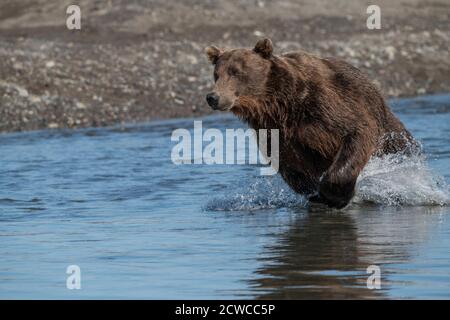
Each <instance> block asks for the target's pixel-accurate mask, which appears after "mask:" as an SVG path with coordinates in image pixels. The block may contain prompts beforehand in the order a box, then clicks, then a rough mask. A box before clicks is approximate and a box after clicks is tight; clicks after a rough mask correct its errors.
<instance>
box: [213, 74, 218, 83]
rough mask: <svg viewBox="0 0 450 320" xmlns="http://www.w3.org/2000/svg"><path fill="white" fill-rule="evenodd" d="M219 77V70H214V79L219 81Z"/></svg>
mask: <svg viewBox="0 0 450 320" xmlns="http://www.w3.org/2000/svg"><path fill="white" fill-rule="evenodd" d="M217 79H219V75H218V74H217V72H214V81H215V82H217Z"/></svg>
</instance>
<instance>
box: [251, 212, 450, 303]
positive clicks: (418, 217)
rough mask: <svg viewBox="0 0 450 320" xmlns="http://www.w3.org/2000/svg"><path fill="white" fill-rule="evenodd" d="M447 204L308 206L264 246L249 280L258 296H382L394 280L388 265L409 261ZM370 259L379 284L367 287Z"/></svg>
mask: <svg viewBox="0 0 450 320" xmlns="http://www.w3.org/2000/svg"><path fill="white" fill-rule="evenodd" d="M446 209H447V208H443V207H428V208H425V207H405V208H383V210H380V208H379V207H368V206H365V207H363V206H354V207H353V208H351V209H349V210H346V211H342V212H338V211H330V210H323V208H320V207H311V208H309V212H308V213H306V214H304V213H303V214H300V215H299V216H298V218H297V219H296V220H295V221H293V223H292V225H291V226H290V228H289V230H287V231H286V232H285V233H283V234H281V235H280V237H279V239H278V241H277V242H276V244H274V245H270V246H268V247H267V248H266V250H267V251H268V254H266V255H265V258H264V261H263V265H264V266H263V267H262V268H260V269H259V270H258V271H257V273H258V275H259V278H258V279H256V280H251V281H250V284H251V285H252V286H253V288H254V290H255V292H256V294H257V296H258V298H261V299H317V298H322V299H324V298H325V299H341V298H342V299H344V298H347V299H348V298H350V299H359V298H383V297H385V296H386V295H388V289H389V287H390V285H391V283H392V282H393V281H395V279H394V278H395V275H393V273H394V272H393V270H391V268H390V267H389V265H390V264H394V263H405V262H409V261H408V260H410V258H411V256H412V255H414V252H415V251H417V248H418V247H419V246H421V245H422V244H423V243H424V242H425V241H426V240H427V238H428V236H429V234H430V232H431V231H432V229H433V227H434V226H436V225H437V224H438V223H439V222H441V219H443V217H445V216H443V215H440V214H439V213H444V212H445V210H446ZM292 210H296V209H292ZM299 210H302V211H303V209H299ZM267 256H269V258H267ZM369 265H378V266H380V268H381V290H369V289H367V286H366V283H367V277H368V276H369V274H367V273H366V268H367V267H368V266H369Z"/></svg>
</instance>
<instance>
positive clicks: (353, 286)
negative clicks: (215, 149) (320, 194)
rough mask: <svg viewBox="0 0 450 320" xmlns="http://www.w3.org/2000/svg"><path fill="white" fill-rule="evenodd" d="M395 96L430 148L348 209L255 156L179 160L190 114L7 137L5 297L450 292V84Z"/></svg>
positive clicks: (368, 173)
mask: <svg viewBox="0 0 450 320" xmlns="http://www.w3.org/2000/svg"><path fill="white" fill-rule="evenodd" d="M391 105H393V109H394V111H395V112H396V114H397V115H398V116H399V117H400V118H401V119H402V120H403V121H404V123H405V124H406V125H407V127H408V128H409V129H410V130H411V131H412V133H413V134H414V135H415V136H416V137H417V138H419V139H420V140H421V141H422V143H423V147H424V150H425V154H426V155H427V159H425V160H424V159H422V158H418V157H416V158H414V159H411V160H407V161H403V162H401V161H398V160H399V159H385V160H383V161H380V160H374V161H371V162H370V164H369V165H368V167H367V168H366V170H365V171H364V173H363V174H362V175H361V178H360V180H359V182H358V191H357V196H356V197H355V201H354V203H353V204H352V205H351V206H350V207H349V208H347V209H346V210H344V211H332V210H325V209H324V208H322V207H320V206H313V207H310V206H309V205H308V204H307V203H306V202H305V201H304V199H302V198H301V197H299V196H297V195H296V194H293V193H292V192H291V191H290V190H289V188H287V187H286V185H285V184H284V183H283V182H282V181H281V179H280V178H279V177H261V176H260V175H259V170H258V168H257V167H256V166H250V165H239V166H238V165H228V166H227V165H181V166H176V165H174V164H173V163H172V162H171V159H170V153H171V149H172V147H173V146H174V144H175V143H174V142H171V141H170V136H171V133H172V130H174V129H176V128H192V127H193V119H183V120H170V121H163V122H154V123H148V124H143V125H136V126H130V127H126V128H103V129H85V130H78V131H37V132H28V133H13V134H3V135H0V237H1V240H0V241H1V246H0V257H1V258H0V298H41V299H42V298H43V299H46V298H62V299H70V298H139V299H141V298H162V299H166V298H186V299H189V298H191V299H196V298H213V299H215V298H450V221H449V220H450V219H449V213H450V208H449V206H448V203H449V198H448V185H447V184H448V182H449V181H450V161H449V160H450V144H449V142H450V124H449V123H450V95H440V96H429V97H421V98H416V99H407V100H399V101H391ZM203 120H204V123H203V125H204V127H215V128H222V129H223V128H230V127H241V126H242V125H241V124H240V123H239V121H237V120H235V119H234V118H233V117H229V116H222V115H220V116H214V117H206V118H203ZM73 264H75V265H78V266H79V267H80V268H81V287H82V288H81V290H68V289H67V288H66V278H67V276H68V275H67V274H66V268H67V266H69V265H73ZM369 265H377V266H379V267H380V269H381V289H379V290H369V289H368V288H367V286H366V281H367V277H368V276H369V275H368V274H367V273H366V268H367V267H368V266H369Z"/></svg>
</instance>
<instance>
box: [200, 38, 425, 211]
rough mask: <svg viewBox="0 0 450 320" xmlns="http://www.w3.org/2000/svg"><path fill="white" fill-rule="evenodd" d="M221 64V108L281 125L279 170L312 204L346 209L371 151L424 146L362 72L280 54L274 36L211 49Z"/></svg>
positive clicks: (217, 100)
mask: <svg viewBox="0 0 450 320" xmlns="http://www.w3.org/2000/svg"><path fill="white" fill-rule="evenodd" d="M206 54H207V56H208V58H209V60H210V62H211V63H212V64H213V65H214V80H215V86H214V91H213V92H211V93H209V94H208V95H207V96H206V100H207V103H208V104H209V106H211V107H212V108H213V109H215V110H222V111H231V112H232V113H234V114H235V115H237V116H238V117H239V118H241V119H242V120H244V121H245V122H247V123H248V125H249V126H250V127H252V128H254V129H256V130H258V129H279V134H280V150H279V152H280V153H279V166H280V167H279V172H280V174H281V176H282V177H283V179H284V180H285V181H286V182H287V184H288V185H289V186H290V187H291V188H292V189H293V190H294V191H296V192H298V193H301V194H303V195H305V196H306V197H307V198H308V199H309V200H310V201H311V202H320V203H324V204H326V205H328V206H329V207H334V208H343V207H345V206H346V205H347V204H348V203H349V202H350V200H351V199H352V197H353V195H354V192H355V191H354V189H355V184H356V180H357V178H358V175H359V173H360V172H361V170H362V169H363V168H364V166H365V165H366V163H367V162H368V160H369V159H370V157H371V156H382V155H385V154H388V153H396V152H401V151H405V150H406V149H410V148H408V146H418V144H416V143H415V141H414V139H413V137H412V136H411V134H410V133H409V132H408V131H407V130H406V129H405V127H404V126H403V124H402V123H401V122H400V120H399V119H398V118H397V117H396V116H395V115H394V114H393V113H392V112H391V110H390V109H389V107H388V106H387V105H386V103H385V101H384V99H383V97H382V95H381V94H380V92H379V91H378V89H377V88H376V87H375V86H374V85H373V84H372V83H371V82H370V81H369V80H368V79H367V78H366V76H364V75H363V74H362V73H361V71H360V70H358V69H357V68H355V67H353V66H351V65H350V64H348V63H346V62H343V61H339V60H336V59H333V58H320V57H317V56H315V55H312V54H308V53H305V52H294V53H286V54H282V55H280V56H277V55H274V54H273V47H272V42H271V41H270V40H269V39H262V40H260V41H258V42H257V43H256V45H255V47H254V48H253V49H252V50H249V49H232V50H223V49H219V48H217V47H215V46H210V47H207V48H206Z"/></svg>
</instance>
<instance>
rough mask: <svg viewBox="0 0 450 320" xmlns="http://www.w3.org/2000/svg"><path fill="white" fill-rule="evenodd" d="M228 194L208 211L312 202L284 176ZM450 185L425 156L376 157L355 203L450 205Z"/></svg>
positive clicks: (210, 203) (261, 180) (259, 180)
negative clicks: (432, 168)
mask: <svg viewBox="0 0 450 320" xmlns="http://www.w3.org/2000/svg"><path fill="white" fill-rule="evenodd" d="M255 179H256V180H255V181H252V182H251V183H250V184H246V185H240V186H238V187H237V191H234V192H230V193H227V194H231V195H228V196H224V197H221V198H214V199H211V200H210V201H208V203H207V204H206V206H205V207H204V209H205V210H214V211H252V210H261V209H271V208H283V207H296V206H305V205H306V204H307V203H308V201H307V200H306V199H305V198H304V197H302V196H301V195H299V194H297V193H295V192H294V191H292V190H291V189H290V188H289V187H288V186H287V184H286V183H285V182H284V181H283V179H282V178H281V176H279V175H277V176H272V177H256V178H255ZM449 199H450V196H449V186H448V184H447V183H446V182H445V180H444V178H442V177H440V176H438V175H436V174H435V173H434V172H433V171H432V170H431V169H430V168H429V167H428V165H427V163H426V158H425V157H424V156H423V155H419V154H415V155H412V156H406V155H403V154H391V155H387V156H384V157H382V158H372V159H371V160H370V161H369V163H368V164H367V165H366V167H365V168H364V170H363V172H362V173H361V174H360V176H359V178H358V182H357V185H356V193H355V197H354V198H353V200H352V202H353V203H355V204H364V203H375V204H378V205H387V206H399V205H409V206H419V205H420V206H432V205H441V206H443V205H448V204H449Z"/></svg>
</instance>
